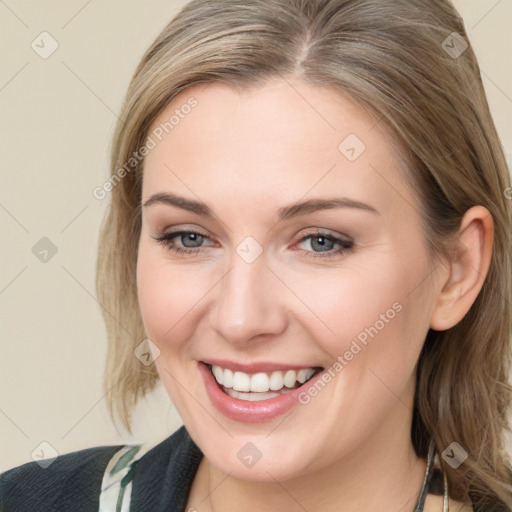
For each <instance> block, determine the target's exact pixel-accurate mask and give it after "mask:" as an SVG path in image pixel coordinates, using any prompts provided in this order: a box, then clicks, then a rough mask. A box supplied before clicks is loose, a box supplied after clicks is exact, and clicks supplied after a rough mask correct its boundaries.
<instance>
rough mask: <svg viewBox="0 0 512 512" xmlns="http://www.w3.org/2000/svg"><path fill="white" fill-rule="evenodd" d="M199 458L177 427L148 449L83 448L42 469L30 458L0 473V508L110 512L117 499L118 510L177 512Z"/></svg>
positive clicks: (9, 510) (24, 511) (3, 510)
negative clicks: (100, 511) (168, 511)
mask: <svg viewBox="0 0 512 512" xmlns="http://www.w3.org/2000/svg"><path fill="white" fill-rule="evenodd" d="M202 456H203V454H202V452H201V451H200V450H199V448H198V447H197V446H196V445H195V443H194V442H193V441H192V439H191V438H190V435H189V434H188V432H187V430H186V429H185V427H184V426H182V427H181V428H180V429H178V430H177V431H176V432H174V433H173V434H172V435H171V436H169V437H168V438H166V439H165V440H163V441H162V442H160V443H159V444H158V445H156V446H154V447H151V446H147V445H140V444H139V445H116V446H99V447H94V448H88V449H86V450H80V451H76V452H72V453H68V454H65V455H60V456H58V457H57V458H56V459H55V460H54V461H53V462H52V463H51V464H50V465H49V466H47V467H46V468H43V467H42V466H43V465H40V464H39V463H36V462H30V463H28V464H24V465H22V466H18V467H15V468H13V469H10V470H8V471H6V472H4V473H2V474H0V511H1V512H29V511H30V512H34V511H37V512H76V511H77V510H80V512H97V511H98V510H99V509H100V505H101V510H105V511H106V510H116V509H117V505H116V503H118V500H119V499H122V502H123V503H122V504H123V506H124V507H127V508H123V510H128V509H129V508H128V507H130V506H131V507H132V508H130V510H141V511H142V510H144V511H146V510H147V511H151V512H157V511H158V512H159V511H164V510H165V511H167V510H180V509H181V508H183V507H184V503H185V501H186V497H187V492H188V487H189V486H190V484H191V481H192V479H193V476H194V474H195V471H196V469H197V466H198V465H199V462H200V460H201V458H202ZM128 486H129V489H130V490H128ZM125 487H126V492H125V490H124V488H125ZM125 501H126V503H125Z"/></svg>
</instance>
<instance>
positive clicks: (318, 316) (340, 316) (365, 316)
mask: <svg viewBox="0 0 512 512" xmlns="http://www.w3.org/2000/svg"><path fill="white" fill-rule="evenodd" d="M407 259H408V257H407V255H404V257H403V258H401V259H399V260H398V258H391V257H390V258H389V259H386V258H382V259H381V260H380V261H379V264H378V265H373V266H365V267H364V268H363V267H359V268H355V267H352V268H348V266H347V268H345V269H343V270H342V271H340V270H333V271H332V272H329V273H327V272H325V273H317V275H316V277H315V278H313V277H311V276H310V277H308V278H306V279H305V278H304V276H302V277H300V276H298V275H296V276H294V277H295V279H294V282H295V284H296V286H295V287H294V291H295V292H296V293H297V295H298V296H299V297H304V298H305V301H304V302H306V303H307V306H308V308H309V310H310V311H309V312H308V311H306V310H304V314H303V315H301V322H302V324H303V326H306V328H307V329H308V331H309V332H310V333H311V335H312V336H313V338H312V339H316V340H317V342H319V343H321V345H322V348H323V349H324V351H325V352H326V353H327V354H329V356H330V357H331V358H337V357H338V356H346V357H345V360H346V361H347V362H351V361H352V360H356V359H358V360H359V361H360V365H361V367H364V366H367V365H368V364H370V361H371V363H372V364H373V363H374V362H375V361H376V360H377V361H378V364H379V366H380V365H381V363H382V365H385V367H386V371H388V369H391V368H393V367H396V366H403V365H407V367H411V366H414V363H415V360H416V358H417V355H418V353H419V350H420V349H421V346H422V344H423V341H424V339H425V335H426V333H427V331H428V326H429V315H430V305H429V303H430V302H431V297H429V294H428V289H427V288H426V282H427V281H428V280H425V276H427V275H428V265H427V262H426V260H422V261H419V260H418V258H416V257H415V255H411V257H410V259H411V261H410V262H409V261H407ZM290 278H292V276H290ZM419 283H422V284H421V285H419V286H418V284H419ZM312 314H313V315H314V316H312Z"/></svg>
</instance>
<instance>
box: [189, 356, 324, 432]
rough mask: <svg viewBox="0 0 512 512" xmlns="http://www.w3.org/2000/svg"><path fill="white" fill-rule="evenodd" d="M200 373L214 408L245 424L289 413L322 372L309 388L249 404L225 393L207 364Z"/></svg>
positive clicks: (317, 375) (200, 365) (303, 387)
mask: <svg viewBox="0 0 512 512" xmlns="http://www.w3.org/2000/svg"><path fill="white" fill-rule="evenodd" d="M198 365H199V372H200V373H201V376H202V377H203V380H204V384H205V387H206V392H207V394H208V397H209V398H210V401H211V402H212V404H213V406H214V407H215V408H216V409H217V410H218V411H219V412H221V413H222V414H224V416H226V417H228V418H229V419H232V420H235V421H241V422H244V423H262V422H264V421H270V420H272V419H274V418H277V417H278V416H281V415H283V414H285V413H286V412H288V411H289V410H290V409H292V407H294V406H296V405H298V404H299V403H300V402H299V400H298V397H299V395H300V394H301V393H303V392H304V391H305V390H307V388H308V387H309V386H310V385H311V384H313V383H314V382H315V380H317V379H318V378H320V376H321V375H322V372H318V373H317V374H316V375H314V376H313V377H312V378H311V379H310V380H308V382H307V384H308V386H307V387H306V386H300V387H298V388H297V389H294V390H293V391H290V392H289V393H286V394H284V395H280V396H276V397H275V398H269V399H268V400H260V401H257V402H249V401H247V400H238V399H237V398H232V397H231V396H229V395H228V394H226V393H224V391H222V389H221V388H220V387H219V384H218V383H217V381H216V380H215V377H214V376H213V375H212V373H211V371H210V368H209V367H208V366H206V364H204V363H201V362H199V363H198Z"/></svg>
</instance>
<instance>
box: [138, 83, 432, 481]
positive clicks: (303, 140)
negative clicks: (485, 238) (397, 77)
mask: <svg viewBox="0 0 512 512" xmlns="http://www.w3.org/2000/svg"><path fill="white" fill-rule="evenodd" d="M165 123H167V124H165ZM150 136H151V138H152V141H153V142H149V141H148V144H147V146H148V148H149V150H148V151H149V153H148V154H147V156H146V159H145V166H144V178H143V193H142V203H143V205H144V206H143V208H142V211H143V213H142V231H141V237H140V244H139V253H138V267H137V283H138V294H139V302H140V307H141V312H142V317H143V321H144V325H145V328H146V332H147V335H148V337H149V339H150V340H151V341H152V342H153V343H154V344H155V345H156V346H157V347H158V350H159V355H158V357H157V358H156V361H155V364H156V366H157V369H158V373H159V374H160V377H161V379H162V382H163V384H164V386H165V388H166V389H167V391H168V393H169V396H170V398H171V399H172V402H173V403H174V405H175V407H176V409H177V410H178V412H179V414H180V416H181V418H182V420H183V422H184V424H185V425H186V427H187V429H188V431H189V432H190V434H191V436H192V438H193V439H194V441H195V442H196V443H197V444H198V446H199V447H200V448H201V450H202V451H203V452H204V454H205V455H206V457H207V459H209V461H210V462H211V463H212V464H213V465H214V466H216V467H217V468H220V469H221V470H222V471H224V472H225V473H231V475H232V476H234V477H237V478H240V479H251V480H261V481H263V480H272V479H273V478H275V479H279V480H286V479H288V478H292V477H296V476H300V475H303V474H306V473H307V472H311V471H315V470H319V469H322V468H326V467H328V466H329V465H331V464H333V463H336V462H337V461H340V460H342V459H344V458H345V460H347V461H349V460H350V461H352V462H353V463H354V464H356V460H361V459H364V457H365V454H366V455H368V456H369V454H370V453H371V451H372V450H373V449H375V447H376V446H383V444H384V445H385V446H389V449H390V450H391V449H392V447H396V446H398V445H400V446H410V421H411V414H412V403H413V393H414V382H415V364H416V362H417V359H418V356H419V353H420V350H421V347H422V344H423V341H424V339H425V336H426V333H427V331H428V329H429V325H430V316H431V314H432V311H433V308H434V304H435V296H436V293H437V292H438V291H439V287H440V285H439V279H438V276H437V273H436V271H435V270H434V271H432V268H433V267H432V263H431V261H430V260H429V259H428V257H427V252H426V246H425V240H424V236H423V232H422V227H421V219H420V214H419V206H418V198H417V197H416V194H415V193H414V191H412V190H410V188H409V187H408V185H407V183H406V181H405V180H404V172H403V169H400V168H399V167H400V166H401V165H402V164H401V163H400V160H399V158H398V155H397V153H396V151H397V150H396V147H395V146H394V145H393V144H392V139H391V137H390V134H389V133H388V132H386V131H385V129H384V127H383V126H382V125H381V124H379V123H378V120H376V119H374V118H372V117H371V116H370V114H369V113H368V112H366V111H365V110H363V109H361V108H360V107H358V106H356V105H355V104H353V103H351V102H349V101H348V100H347V99H346V98H345V97H344V96H343V95H341V94H340V93H339V92H336V91H334V90H333V89H330V88H322V87H319V86H315V85H309V84H307V83H305V82H302V81H300V80H299V79H289V80H287V81H284V80H275V81H273V82H271V83H269V84H268V85H264V86H261V87H258V88H255V89H253V90H251V91H245V92H237V91H236V90H234V89H231V88H229V87H228V86H226V85H221V84H209V85H207V86H206V87H205V86H204V85H202V86H194V87H192V88H189V89H187V90H184V91H182V92H181V93H180V94H179V95H178V96H177V97H176V98H174V100H173V101H172V103H171V104H170V105H169V106H168V107H167V108H166V109H165V111H164V112H162V114H161V115H160V116H159V117H158V119H157V120H156V121H155V122H154V123H153V125H152V127H151V130H150ZM153 146H154V147H153ZM146 203H147V204H146ZM183 231H191V232H192V233H189V234H186V233H185V234H184V233H182V232H183ZM171 235H172V236H171ZM163 236H167V240H164V241H163V242H161V241H157V240H156V238H158V237H163ZM155 352H156V351H155ZM205 363H206V364H205ZM210 368H213V369H214V371H215V373H216V374H217V377H218V379H219V380H221V381H222V382H223V383H224V384H225V386H226V387H225V388H221V386H220V385H219V384H217V381H216V379H215V378H214V377H213V375H212V372H211V370H210ZM318 368H322V369H323V372H319V373H315V374H314V375H313V377H312V379H311V380H310V381H307V382H305V383H304V384H302V385H301V386H300V388H298V389H296V390H294V391H291V392H287V393H283V391H289V390H290V388H294V387H296V386H297V385H298V384H300V381H301V380H304V378H307V377H309V376H310V375H311V373H312V372H313V370H315V371H316V370H317V369H318ZM301 369H302V370H303V371H302V372H301V371H299V370H301ZM291 370H295V371H291ZM308 370H309V371H308ZM279 371H281V373H279ZM296 381H298V384H295V382H296ZM230 386H232V387H230ZM247 386H249V387H247ZM250 386H253V387H252V388H251V387H250ZM283 386H284V387H283ZM237 388H238V391H237ZM274 388H276V389H274ZM233 389H234V390H235V391H236V393H235V392H234V391H233ZM247 389H252V390H253V392H248V391H247ZM244 390H245V391H244ZM270 475H272V476H270Z"/></svg>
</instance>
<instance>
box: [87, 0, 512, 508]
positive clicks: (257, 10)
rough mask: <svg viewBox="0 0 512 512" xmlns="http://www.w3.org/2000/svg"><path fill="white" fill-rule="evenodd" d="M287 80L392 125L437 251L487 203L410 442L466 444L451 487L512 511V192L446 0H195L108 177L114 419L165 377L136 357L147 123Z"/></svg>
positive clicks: (101, 285)
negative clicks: (202, 97)
mask: <svg viewBox="0 0 512 512" xmlns="http://www.w3.org/2000/svg"><path fill="white" fill-rule="evenodd" d="M454 33H455V34H454ZM284 76H297V77H300V78H301V79H303V80H304V81H306V82H308V83H311V84H318V85H322V86H333V87H336V88H338V90H339V91H340V92H342V93H344V94H345V95H348V96H349V97H351V98H352V99H353V100H355V101H356V102H357V103H358V104H360V105H362V106H364V107H365V108H367V109H369V110H370V111H371V112H373V113H375V114H376V115H377V116H378V117H379V118H380V119H381V122H382V123H385V124H386V125H387V127H389V128H390V129H391V130H392V132H393V133H394V134H395V135H396V137H397V139H398V140H399V142H400V146H401V149H402V151H403V154H404V155H406V156H407V161H408V169H409V176H408V179H410V180H411V183H412V184H413V185H414V189H415V190H416V192H417V194H418V196H419V197H420V199H421V203H422V219H423V224H424V232H425V238H426V240H427V243H428V247H429V251H430V254H431V256H432V258H433V261H434V260H435V258H438V257H440V256H444V257H449V254H450V253H449V250H448V248H449V245H450V241H451V240H453V237H454V235H455V233H456V232H457V230H458V228H459V226H460V223H461V219H462V216H463V215H464V213H465V212H466V211H467V210H468V209H469V208H470V207H472V206H474V205H483V206H485V207H486V208H488V209H489V211H490V212H491V213H492V216H493V220H494V226H495V234H494V242H493V243H494V245H493V254H492V261H491V265H490V269H489V272H488V275H487V276H486V279H485V281H484V284H483V288H482V290H481V292H480V294H479V295H478V297H477V299H476V301H475V302H474V304H473V305H472V307H471V308H470V310H469V312H468V313H467V315H466V316H465V317H464V318H463V320H462V321H461V322H459V323H458V324H457V325H455V326H454V327H452V328H451V329H449V330H446V331H442V332H439V331H434V330H430V331H429V332H428V335H427V337H426V339H425V343H424V347H423V350H422V352H421V355H420V358H419V361H418V365H417V386H416V395H415V400H414V414H413V421H412V429H411V439H412V443H413V445H414V448H415V450H416V453H417V455H418V456H421V457H425V458H426V456H427V446H428V443H429V441H430V440H431V439H433V440H434V442H435V445H436V448H437V451H438V453H441V452H442V451H443V450H444V449H445V448H446V447H448V446H449V445H450V443H452V442H453V441H457V442H458V443H459V444H460V445H461V446H462V447H463V448H464V449H465V450H466V451H467V452H468V454H469V457H468V458H467V459H466V460H465V461H464V462H463V464H462V465H460V466H459V467H458V468H457V469H454V468H452V467H451V466H450V465H448V464H446V463H445V461H444V460H443V459H442V458H441V459H440V463H441V465H442V467H443V470H444V471H445V472H446V474H447V477H448V481H449V488H450V495H451V497H452V498H453V499H457V500H461V501H465V502H469V501H470V500H472V501H473V503H477V504H480V503H487V502H491V503H494V504H496V503H499V504H500V505H503V506H506V507H507V510H510V509H511V508H512V486H511V482H512V468H511V465H510V459H509V456H508V454H507V453H506V452H505V440H506V436H507V435H508V433H509V432H510V422H509V418H508V414H509V408H510V402H511V387H510V382H509V381H508V378H509V371H510V367H511V330H512V320H511V317H512V312H511V311H512V307H511V296H512V294H511V286H512V284H511V283H512V260H511V258H512V242H511V231H512V216H511V201H510V199H507V195H510V191H512V189H510V176H509V173H508V169H507V165H506V161H505V157H504V152H503V149H502V146H501V143H500V140H499V137H498V135H497V132H496V129H495V125H494V123H493V120H492V118H491V115H490V112H489V107H488V103H487V99H486V95H485V92H484V88H483V85H482V80H481V76H480V70H479V66H478V63H477V60H476V57H475V54H474V52H473V49H472V47H471V44H470V43H469V41H468V37H467V34H466V31H465V28H464V23H463V21H462V19H461V18H460V16H459V15H458V13H457V11H456V10H455V8H454V7H453V5H452V4H451V3H450V2H449V1H448V0H193V1H191V2H190V3H188V4H187V5H186V6H185V7H184V8H183V9H182V10H181V11H180V12H179V13H178V15H177V16H176V17H175V18H174V19H173V20H171V21H170V23H169V24H168V25H167V26H166V27H165V28H164V29H163V30H162V32H161V33H160V34H159V35H158V37H157V38H156V40H155V41H154V43H153V44H152V45H151V46H150V48H149V49H148V50H147V52H146V53H145V55H144V56H143V58H142V60H141V62H140V63H139V65H138V67H137V69H136V71H135V73H134V76H133V78H132V80H131V83H130V85H129V89H128V92H127V95H126V98H125V101H124V104H123V107H122V111H121V113H120V121H119V123H118V124H117V128H116V131H115V134H114V137H113V143H112V150H111V170H110V172H111V176H110V178H109V182H108V183H107V184H105V186H104V187H103V188H102V191H107V192H109V193H110V202H109V205H108V210H107V212H106V215H105V218H104V220H103V224H102V226H101V233H100V239H99V250H98V260H97V281H96V286H97V294H98V298H99V300H100V303H101V305H102V308H103V315H104V318H105V322H106V326H107V333H108V343H109V348H108V359H107V365H106V370H105V380H104V386H105V391H106V392H107V399H108V404H109V409H110V413H111V415H112V418H113V420H114V423H115V421H116V420H115V416H116V415H115V411H116V410H117V411H118V413H119V416H120V418H121V420H122V422H123V424H124V425H125V427H126V428H127V429H128V431H130V415H131V412H132V410H133V407H134V406H135V404H136V403H137V401H138V399H139V398H141V397H142V396H144V395H145V394H146V393H147V392H149V391H151V390H152V389H153V388H154V387H155V385H156V383H157V381H158V374H157V372H156V369H155V367H154V365H152V366H151V365H150V366H145V365H144V364H141V362H140V361H139V360H138V359H137V358H136V357H135V356H134V349H135V348H136V347H137V346H138V345H139V344H140V343H141V341H142V340H144V339H145V338H146V333H145V331H144V327H143V323H142V319H141V315H140V310H139V305H138V300H137V287H136V262H137V247H138V240H139V236H140V229H141V210H140V202H141V189H142V172H143V164H144V158H143V154H144V152H143V151H142V148H144V146H145V145H147V144H148V136H149V134H148V130H149V127H150V125H151V123H152V122H153V121H154V120H155V118H156V117H157V116H158V114H159V113H160V112H161V111H162V110H163V109H164V108H165V107H166V106H167V104H168V103H169V102H170V101H171V100H172V99H173V98H174V97H175V96H176V95H177V94H178V93H179V92H180V91H182V90H184V89H185V88H187V87H189V86H191V85H193V84H198V83H208V82H222V83H225V84H229V85H231V86H236V87H241V88H244V87H245V88H249V87H257V86H258V85H260V84H263V83H264V82H265V81H266V80H270V79H272V78H278V77H284ZM107 185H108V186H107ZM507 191H508V192H507Z"/></svg>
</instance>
